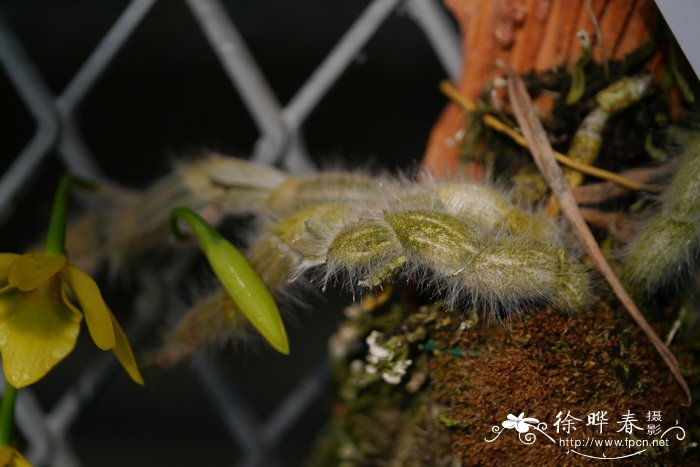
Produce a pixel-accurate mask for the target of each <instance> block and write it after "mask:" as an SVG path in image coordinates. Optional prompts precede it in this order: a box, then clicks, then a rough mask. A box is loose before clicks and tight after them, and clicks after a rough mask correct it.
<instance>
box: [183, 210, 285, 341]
mask: <svg viewBox="0 0 700 467" xmlns="http://www.w3.org/2000/svg"><path fill="white" fill-rule="evenodd" d="M178 219H182V220H184V221H185V222H187V223H188V224H189V225H190V227H191V228H192V230H193V231H194V233H195V235H196V236H197V238H198V239H199V243H200V246H201V248H202V251H203V252H204V255H205V256H206V257H207V260H208V261H209V264H210V265H211V267H212V269H213V270H214V273H215V274H216V276H217V277H218V278H219V280H220V281H221V283H222V284H223V285H224V288H225V289H226V291H227V292H228V293H229V295H230V296H231V299H232V300H233V301H234V303H235V304H236V306H237V307H238V308H239V309H240V310H241V312H242V313H243V314H244V315H245V317H246V318H248V320H249V321H250V323H251V324H252V325H253V326H254V327H255V329H257V330H258V331H259V332H260V334H262V335H263V337H264V338H265V339H266V340H267V342H268V343H269V344H270V345H271V346H272V347H273V348H274V349H275V350H277V351H278V352H281V353H283V354H285V355H286V354H289V340H288V338H287V332H286V331H285V329H284V323H283V322H282V318H281V316H280V313H279V310H278V309H277V304H276V303H275V300H274V299H273V298H272V295H271V294H270V291H269V290H268V288H267V286H266V285H265V283H264V282H263V280H262V279H261V278H260V276H259V275H258V273H257V272H255V270H254V269H253V267H252V266H251V265H250V263H249V262H248V260H247V259H246V258H245V256H243V254H242V253H241V252H240V251H238V249H236V247H234V246H233V245H231V243H229V242H228V241H227V240H226V239H224V238H223V237H222V236H221V234H219V232H217V231H216V230H215V229H214V228H213V227H212V226H211V225H209V224H208V223H207V222H206V221H205V220H204V219H202V218H201V217H200V216H199V215H198V214H197V213H195V212H194V211H191V210H190V209H187V208H177V209H174V210H173V211H172V213H171V214H170V220H171V226H172V228H173V230H174V232H175V233H176V235H178V236H182V235H181V233H180V231H179V229H178V226H177V220H178Z"/></svg>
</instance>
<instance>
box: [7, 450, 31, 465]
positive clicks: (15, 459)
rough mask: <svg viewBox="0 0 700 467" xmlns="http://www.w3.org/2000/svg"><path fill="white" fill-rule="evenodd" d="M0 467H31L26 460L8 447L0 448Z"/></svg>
mask: <svg viewBox="0 0 700 467" xmlns="http://www.w3.org/2000/svg"><path fill="white" fill-rule="evenodd" d="M0 466H2V467H32V464H30V463H29V462H28V461H27V459H25V458H24V456H22V454H20V453H19V451H17V449H15V448H12V447H10V446H0Z"/></svg>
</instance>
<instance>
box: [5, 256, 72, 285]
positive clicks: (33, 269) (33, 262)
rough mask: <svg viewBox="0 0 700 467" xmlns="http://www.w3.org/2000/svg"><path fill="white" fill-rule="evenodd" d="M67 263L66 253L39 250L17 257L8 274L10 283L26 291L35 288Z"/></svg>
mask: <svg viewBox="0 0 700 467" xmlns="http://www.w3.org/2000/svg"><path fill="white" fill-rule="evenodd" d="M65 264H66V257H65V256H64V255H56V254H50V253H44V252H43V251H37V252H34V253H27V254H26V255H22V256H20V257H19V258H17V259H16V260H15V262H14V264H13V265H12V268H11V269H10V274H9V276H8V279H9V282H10V285H12V286H14V287H17V288H18V289H19V290H21V291H23V292H26V291H28V290H34V289H36V288H37V287H39V285H41V283H42V282H44V281H46V280H47V279H49V278H50V277H51V276H53V275H54V274H56V273H58V272H59V271H60V270H61V269H63V266H65Z"/></svg>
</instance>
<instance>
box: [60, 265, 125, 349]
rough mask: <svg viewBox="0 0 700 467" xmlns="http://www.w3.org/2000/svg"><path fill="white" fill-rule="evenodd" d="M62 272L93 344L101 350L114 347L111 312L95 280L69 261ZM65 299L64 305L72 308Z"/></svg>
mask: <svg viewBox="0 0 700 467" xmlns="http://www.w3.org/2000/svg"><path fill="white" fill-rule="evenodd" d="M62 274H63V277H64V278H65V280H66V282H68V284H69V285H70V287H71V289H73V292H75V295H76V297H77V298H78V302H80V308H81V309H82V310H83V314H84V315H85V321H86V322H87V326H88V331H90V336H92V340H93V341H95V345H97V347H99V348H100V349H102V350H109V349H112V348H114V346H115V345H116V340H115V337H114V327H113V325H112V319H111V312H110V311H109V308H108V307H107V304H106V303H105V301H104V300H103V299H102V294H100V289H99V288H98V287H97V284H95V281H94V280H92V278H91V277H90V276H88V275H87V274H85V273H84V272H83V271H81V270H80V269H78V268H76V267H75V266H73V265H72V264H70V263H68V264H67V265H66V267H65V268H63V271H62ZM65 301H66V305H68V306H69V307H71V308H73V309H74V305H73V304H72V303H71V302H70V301H68V300H65Z"/></svg>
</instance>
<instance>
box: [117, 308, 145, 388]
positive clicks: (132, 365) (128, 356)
mask: <svg viewBox="0 0 700 467" xmlns="http://www.w3.org/2000/svg"><path fill="white" fill-rule="evenodd" d="M110 317H111V318H112V326H114V336H115V338H116V341H117V345H116V346H114V349H113V351H114V355H116V356H117V360H119V363H121V364H122V366H123V367H124V369H125V370H126V372H127V373H128V374H129V376H131V379H133V380H134V381H135V382H137V383H138V384H143V377H142V376H141V372H140V371H139V367H138V366H137V365H136V359H135V358H134V352H133V351H132V350H131V346H130V345H129V340H128V339H127V338H126V334H125V333H124V330H123V329H122V327H121V326H120V325H119V323H118V322H117V320H116V319H115V318H114V315H112V314H111V313H110Z"/></svg>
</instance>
